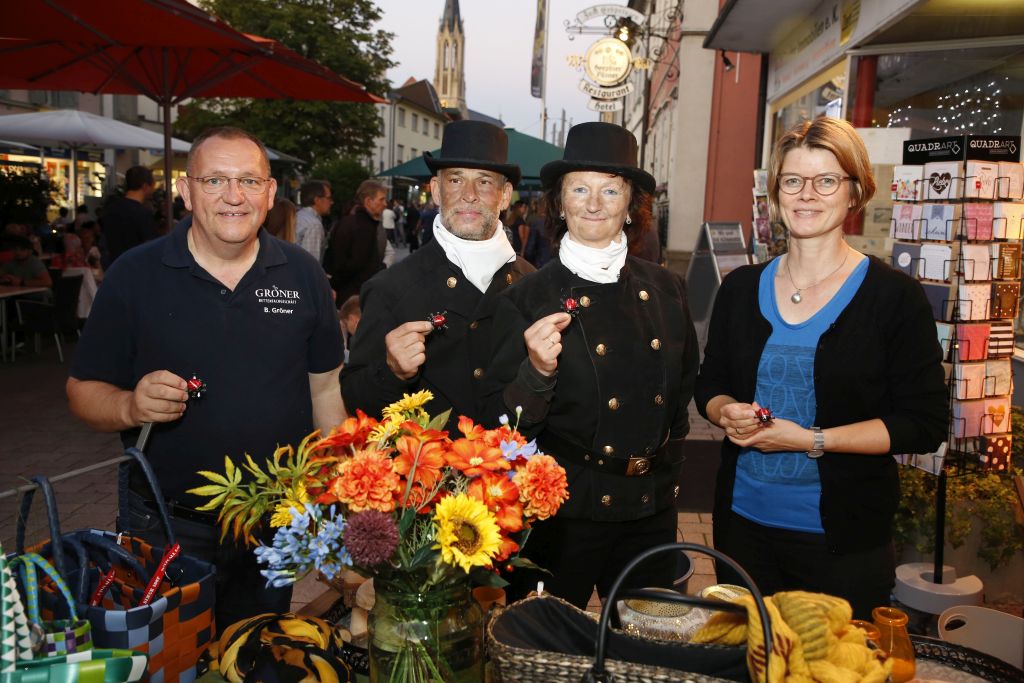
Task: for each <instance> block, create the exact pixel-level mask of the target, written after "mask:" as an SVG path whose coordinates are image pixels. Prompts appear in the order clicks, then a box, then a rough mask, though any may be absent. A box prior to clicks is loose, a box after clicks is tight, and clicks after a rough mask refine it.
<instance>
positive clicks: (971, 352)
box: [954, 323, 990, 362]
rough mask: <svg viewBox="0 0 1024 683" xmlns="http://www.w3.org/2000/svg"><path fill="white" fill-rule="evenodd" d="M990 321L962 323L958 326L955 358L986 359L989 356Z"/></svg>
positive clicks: (958, 359) (963, 359)
mask: <svg viewBox="0 0 1024 683" xmlns="http://www.w3.org/2000/svg"><path fill="white" fill-rule="evenodd" d="M989 329H990V328H989V324H988V323H960V324H958V325H957V326H956V343H955V344H954V346H955V348H956V354H955V360H957V361H959V362H963V361H972V360H985V358H986V356H988V339H989V334H990V332H989Z"/></svg>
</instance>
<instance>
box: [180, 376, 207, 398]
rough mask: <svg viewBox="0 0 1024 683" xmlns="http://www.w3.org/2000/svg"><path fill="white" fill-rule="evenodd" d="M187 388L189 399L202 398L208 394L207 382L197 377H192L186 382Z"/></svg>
mask: <svg viewBox="0 0 1024 683" xmlns="http://www.w3.org/2000/svg"><path fill="white" fill-rule="evenodd" d="M185 386H187V387H188V396H189V398H202V397H203V394H204V393H206V382H204V381H203V380H201V379H199V378H198V377H196V376H195V375H192V377H191V378H190V379H189V380H188V381H186V382H185Z"/></svg>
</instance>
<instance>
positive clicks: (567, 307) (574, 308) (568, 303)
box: [562, 296, 580, 318]
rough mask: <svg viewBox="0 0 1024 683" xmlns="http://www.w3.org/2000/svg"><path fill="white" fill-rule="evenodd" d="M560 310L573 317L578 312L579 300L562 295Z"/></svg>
mask: <svg viewBox="0 0 1024 683" xmlns="http://www.w3.org/2000/svg"><path fill="white" fill-rule="evenodd" d="M562 310H563V311H564V312H566V313H568V314H569V315H570V316H571V317H573V318H575V317H576V316H578V315H579V314H580V302H579V300H578V299H576V298H574V297H571V296H566V297H562Z"/></svg>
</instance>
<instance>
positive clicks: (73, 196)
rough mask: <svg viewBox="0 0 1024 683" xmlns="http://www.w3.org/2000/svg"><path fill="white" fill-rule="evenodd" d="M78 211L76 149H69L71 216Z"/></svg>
mask: <svg viewBox="0 0 1024 683" xmlns="http://www.w3.org/2000/svg"><path fill="white" fill-rule="evenodd" d="M77 210H78V148H77V147H72V148H71V215H72V216H74V215H75V212H76V211H77Z"/></svg>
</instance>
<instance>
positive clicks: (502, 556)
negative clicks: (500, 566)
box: [494, 534, 519, 562]
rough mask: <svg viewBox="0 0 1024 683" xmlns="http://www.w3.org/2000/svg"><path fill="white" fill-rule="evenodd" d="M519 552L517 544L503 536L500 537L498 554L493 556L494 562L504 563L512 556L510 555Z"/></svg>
mask: <svg viewBox="0 0 1024 683" xmlns="http://www.w3.org/2000/svg"><path fill="white" fill-rule="evenodd" d="M516 552H519V544H518V543H516V542H515V541H513V540H512V539H511V538H509V537H508V536H506V535H505V534H502V535H501V545H500V546H498V553H497V554H496V555H495V556H494V561H495V562H504V561H505V560H507V559H508V558H510V557H511V556H512V553H516Z"/></svg>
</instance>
